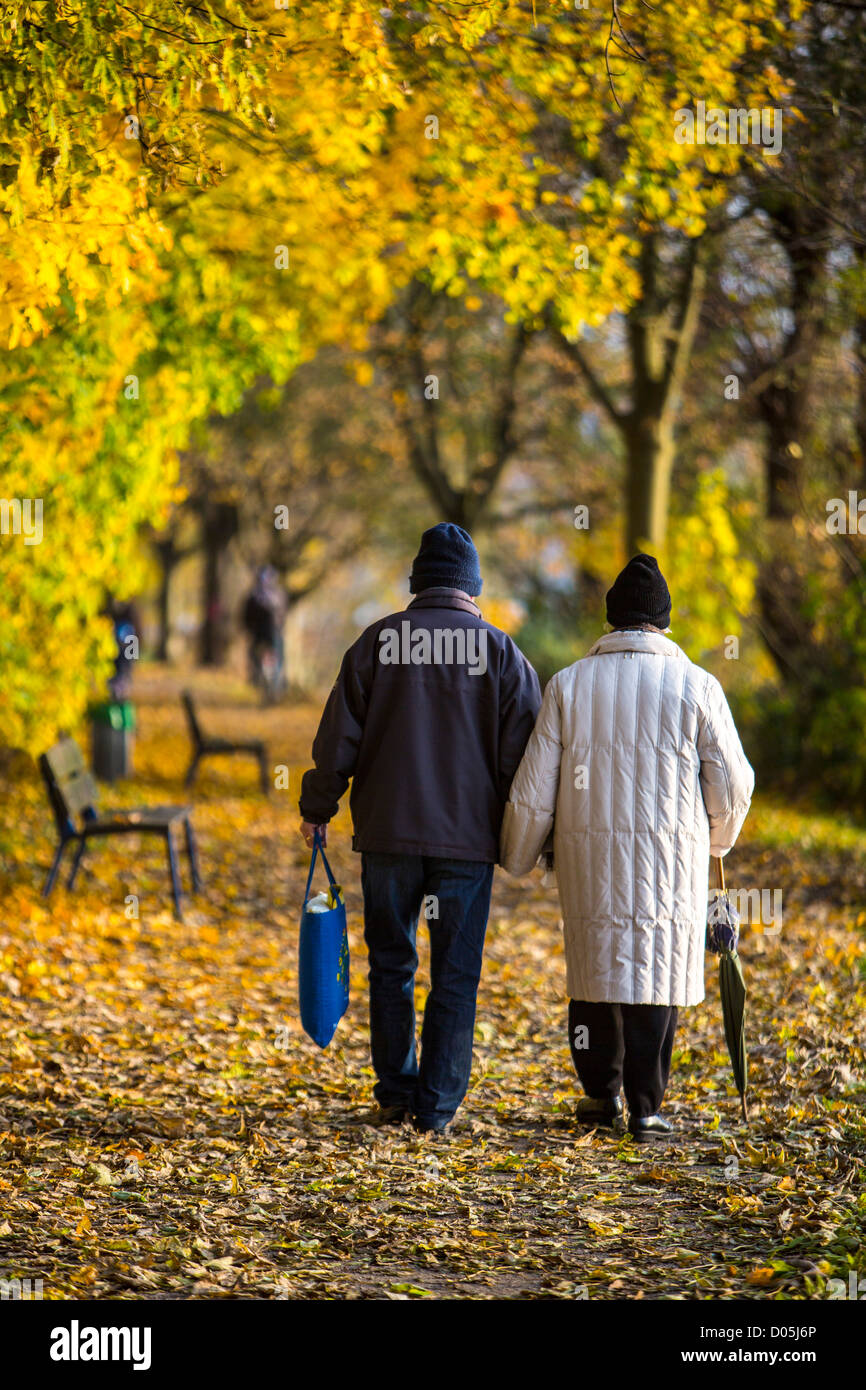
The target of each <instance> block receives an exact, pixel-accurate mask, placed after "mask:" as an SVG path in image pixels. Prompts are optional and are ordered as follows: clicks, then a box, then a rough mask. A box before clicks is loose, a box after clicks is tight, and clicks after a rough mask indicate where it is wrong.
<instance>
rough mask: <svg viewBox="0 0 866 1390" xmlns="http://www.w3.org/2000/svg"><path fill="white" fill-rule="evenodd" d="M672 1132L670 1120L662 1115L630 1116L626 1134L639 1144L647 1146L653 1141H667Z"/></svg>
mask: <svg viewBox="0 0 866 1390" xmlns="http://www.w3.org/2000/svg"><path fill="white" fill-rule="evenodd" d="M672 1131H673V1126H672V1124H671V1122H670V1120H666V1119H665V1118H664V1116H663V1115H631V1116H629V1122H628V1132H629V1134H631V1135H632V1137H633V1138H634V1139H636V1140H637V1142H638V1143H639V1144H647V1143H649V1142H650V1141H651V1140H653V1139H668V1138H669V1137H670V1135H671V1133H672Z"/></svg>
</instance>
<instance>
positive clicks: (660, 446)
mask: <svg viewBox="0 0 866 1390" xmlns="http://www.w3.org/2000/svg"><path fill="white" fill-rule="evenodd" d="M623 437H624V439H625V447H626V489H627V495H626V548H627V550H628V554H629V555H634V554H636V553H637V551H638V550H641V549H643V547H645V546H648V547H649V548H650V550H652V551H656V552H658V551H660V550H661V549H662V547H663V546H664V543H665V538H666V535H667V521H668V508H669V504H670V491H671V474H672V472H673V466H674V429H673V420H672V418H671V416H670V414H669V413H668V412H667V411H664V410H663V411H661V413H656V412H650V411H648V410H646V409H644V410H642V411H641V412H640V413H639V414H636V415H634V416H632V417H630V418H629V420H628V422H627V424H626V426H625V428H624V430H623Z"/></svg>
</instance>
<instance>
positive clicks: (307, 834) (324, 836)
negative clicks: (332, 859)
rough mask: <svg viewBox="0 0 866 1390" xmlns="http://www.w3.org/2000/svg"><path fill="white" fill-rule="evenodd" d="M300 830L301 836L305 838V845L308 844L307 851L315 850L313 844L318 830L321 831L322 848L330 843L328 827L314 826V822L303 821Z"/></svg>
mask: <svg viewBox="0 0 866 1390" xmlns="http://www.w3.org/2000/svg"><path fill="white" fill-rule="evenodd" d="M299 828H300V831H301V834H302V835H303V837H304V843H305V844H306V846H307V849H312V848H313V842H314V839H315V835H316V831H317V830H318V831H319V838H320V839H321V841H322V846H323V847H324V846H325V845H326V844H327V843H328V827H327V825H314V823H313V822H312V821H309V820H302V821H301V824H300V827H299Z"/></svg>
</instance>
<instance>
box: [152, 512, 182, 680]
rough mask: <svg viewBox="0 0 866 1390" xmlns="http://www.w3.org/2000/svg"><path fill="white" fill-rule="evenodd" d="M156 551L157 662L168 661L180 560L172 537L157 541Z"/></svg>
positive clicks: (155, 543) (155, 544)
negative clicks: (171, 602)
mask: <svg viewBox="0 0 866 1390" xmlns="http://www.w3.org/2000/svg"><path fill="white" fill-rule="evenodd" d="M154 549H155V550H156V553H157V556H158V558H159V596H158V598H157V617H158V621H159V635H158V637H157V641H156V659H157V661H168V640H169V637H170V635H171V623H170V606H169V599H170V596H171V577H172V575H173V574H174V570H175V567H176V565H177V562H178V560H179V558H180V556H179V554H178V551H177V548H176V546H175V543H174V538H173V537H172V536H169V537H167V538H166V539H165V540H160V541H155V542H154Z"/></svg>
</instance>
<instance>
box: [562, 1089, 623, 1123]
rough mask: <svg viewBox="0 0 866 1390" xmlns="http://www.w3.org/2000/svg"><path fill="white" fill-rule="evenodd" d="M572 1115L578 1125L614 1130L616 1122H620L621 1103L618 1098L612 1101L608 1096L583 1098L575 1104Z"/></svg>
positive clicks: (615, 1097)
mask: <svg viewBox="0 0 866 1390" xmlns="http://www.w3.org/2000/svg"><path fill="white" fill-rule="evenodd" d="M574 1115H575V1119H576V1120H577V1122H578V1124H580V1125H603V1126H605V1127H606V1128H608V1129H614V1128H615V1127H616V1125H617V1121H621V1120H622V1101H621V1100H620V1098H619V1096H614V1098H613V1099H612V1100H611V1099H610V1097H609V1096H602V1097H601V1099H598V1098H596V1097H594V1096H584V1097H583V1100H579V1101H578V1102H577V1106H576V1108H575V1112H574Z"/></svg>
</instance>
